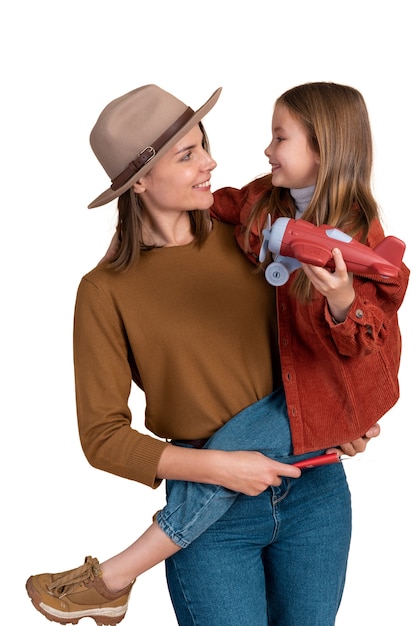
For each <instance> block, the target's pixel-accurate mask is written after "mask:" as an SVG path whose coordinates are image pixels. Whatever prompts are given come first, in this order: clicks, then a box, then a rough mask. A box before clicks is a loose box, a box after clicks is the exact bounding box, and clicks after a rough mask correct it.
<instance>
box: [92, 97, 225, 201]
mask: <svg viewBox="0 0 417 626" xmlns="http://www.w3.org/2000/svg"><path fill="white" fill-rule="evenodd" d="M220 92H221V87H220V88H219V89H217V90H216V91H215V92H214V93H213V95H212V96H211V97H210V98H209V99H208V100H207V102H206V103H205V104H203V106H202V107H200V108H199V109H198V110H197V111H193V109H190V107H187V105H185V104H184V103H183V102H181V100H178V99H177V98H175V96H173V95H171V94H170V93H168V92H167V91H164V90H163V89H161V88H160V87H157V86H156V85H144V86H143V87H139V88H138V89H134V90H133V91H130V92H129V93H127V94H125V95H124V96H121V97H120V98H117V99H116V100H113V101H112V102H110V104H108V105H107V106H106V108H105V109H104V110H103V111H102V112H101V114H100V116H99V118H98V120H97V122H96V124H95V126H94V128H93V130H92V131H91V135H90V144H91V147H92V149H93V152H94V154H95V155H96V157H97V159H98V160H99V161H100V163H101V165H102V166H103V168H104V169H105V171H106V172H107V174H108V176H109V178H110V180H111V185H110V187H109V189H106V191H104V192H103V193H102V194H100V195H99V196H98V197H97V198H96V199H95V200H93V202H91V203H90V204H89V205H88V208H89V209H92V208H95V207H98V206H102V205H103V204H107V202H110V201H111V200H114V198H117V197H118V196H120V195H121V194H122V193H124V192H125V191H126V190H127V189H129V187H131V186H132V185H133V183H134V182H135V181H136V180H138V179H139V178H140V177H141V176H144V175H145V174H146V173H147V172H149V170H150V169H151V167H152V166H153V165H154V164H155V163H156V162H157V160H158V159H160V158H161V157H162V156H163V155H164V154H165V153H166V152H168V150H169V149H170V148H172V146H173V145H175V144H176V143H177V141H178V140H179V139H181V137H183V136H184V135H186V134H187V133H188V131H189V130H191V129H192V128H193V127H194V126H195V125H196V124H198V122H199V121H200V120H201V119H202V118H203V117H204V116H205V115H206V114H207V113H208V112H209V111H210V109H212V108H213V107H214V105H215V104H216V102H217V100H218V98H219V96H220Z"/></svg>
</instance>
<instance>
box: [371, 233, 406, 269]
mask: <svg viewBox="0 0 417 626" xmlns="http://www.w3.org/2000/svg"><path fill="white" fill-rule="evenodd" d="M374 252H376V253H377V254H379V255H380V256H382V257H383V258H384V259H386V260H387V261H389V262H390V263H392V264H393V265H395V266H396V267H400V266H401V261H402V260H403V256H404V252H405V243H404V242H403V241H401V239H398V238H397V237H392V236H389V237H385V239H383V240H382V241H381V243H379V244H378V245H377V246H376V247H375V248H374Z"/></svg>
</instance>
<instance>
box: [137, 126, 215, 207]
mask: <svg viewBox="0 0 417 626" xmlns="http://www.w3.org/2000/svg"><path fill="white" fill-rule="evenodd" d="M202 141H203V133H202V132H201V130H200V127H199V126H198V125H197V126H195V127H194V128H192V129H191V130H190V131H189V132H188V133H187V134H186V135H185V136H184V137H182V138H181V139H180V140H179V141H178V142H177V143H176V144H175V145H174V146H173V147H172V148H171V149H170V150H169V151H168V152H167V153H166V154H165V155H164V156H163V157H161V159H160V160H159V161H158V162H157V163H156V164H155V165H154V167H153V168H152V169H151V171H150V172H149V173H148V174H146V175H145V176H144V177H143V178H141V179H140V180H139V181H138V182H137V183H135V185H134V186H133V188H134V190H135V191H136V192H137V193H142V198H143V200H144V203H145V206H146V209H147V211H149V213H151V214H152V215H154V216H156V215H158V214H161V213H162V212H163V213H166V212H167V211H171V212H176V213H178V212H184V211H193V210H196V209H197V210H198V209H200V210H206V209H209V208H210V207H211V205H212V204H213V195H212V193H211V188H210V178H211V172H212V170H214V168H215V167H216V166H217V163H216V162H215V161H214V160H213V159H212V158H211V156H210V155H209V154H208V152H206V150H205V149H204V148H203V146H202Z"/></svg>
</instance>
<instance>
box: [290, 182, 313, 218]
mask: <svg viewBox="0 0 417 626" xmlns="http://www.w3.org/2000/svg"><path fill="white" fill-rule="evenodd" d="M315 188H316V185H311V186H310V187H303V188H302V189H290V194H291V197H292V198H293V199H294V202H295V206H296V207H297V211H296V214H295V219H296V220H297V219H298V218H300V217H301V216H302V215H303V213H304V211H305V210H306V208H307V207H308V205H309V204H310V201H311V198H312V197H313V193H314V189H315Z"/></svg>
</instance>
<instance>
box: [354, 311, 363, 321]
mask: <svg viewBox="0 0 417 626" xmlns="http://www.w3.org/2000/svg"><path fill="white" fill-rule="evenodd" d="M355 315H356V317H358V318H359V319H361V318H362V317H363V311H362V309H356V311H355Z"/></svg>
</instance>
